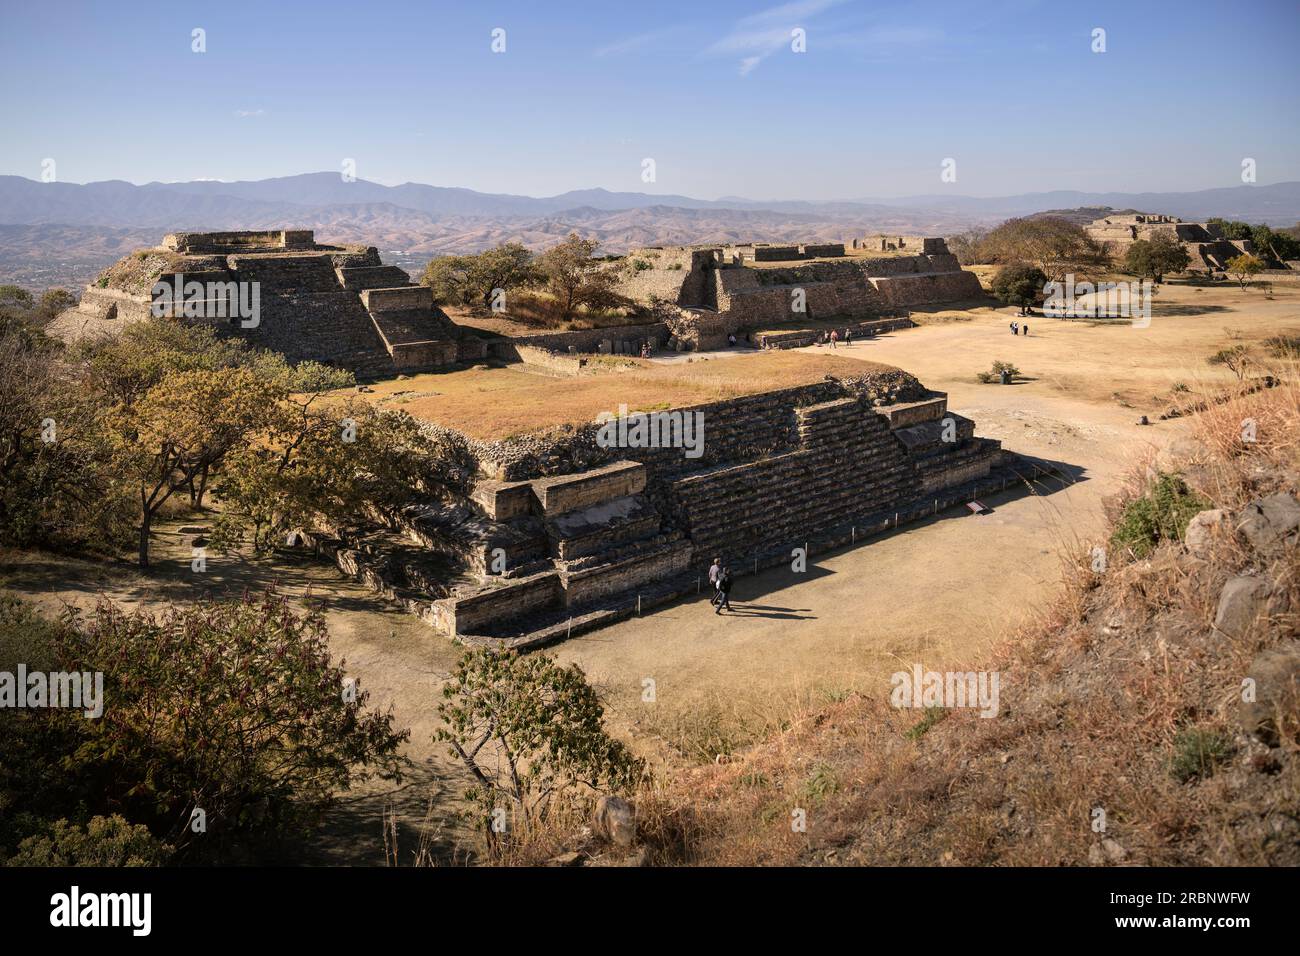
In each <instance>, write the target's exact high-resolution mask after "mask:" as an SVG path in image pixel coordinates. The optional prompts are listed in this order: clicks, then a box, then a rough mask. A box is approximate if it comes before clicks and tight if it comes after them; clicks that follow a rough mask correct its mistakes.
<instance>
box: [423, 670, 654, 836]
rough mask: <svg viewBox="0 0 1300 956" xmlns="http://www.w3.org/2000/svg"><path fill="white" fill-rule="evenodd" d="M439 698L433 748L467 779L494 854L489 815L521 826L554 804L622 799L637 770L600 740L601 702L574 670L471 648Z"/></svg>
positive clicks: (623, 752)
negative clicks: (502, 813) (441, 746)
mask: <svg viewBox="0 0 1300 956" xmlns="http://www.w3.org/2000/svg"><path fill="white" fill-rule="evenodd" d="M442 693H443V697H444V701H443V703H441V704H440V705H439V706H438V714H439V715H440V716H441V717H442V719H443V721H444V723H445V727H444V728H443V729H441V730H439V731H438V739H440V740H444V741H446V742H447V743H448V744H449V745H450V748H451V752H452V755H453V756H454V757H456V758H457V759H459V760H460V761H461V762H462V763H463V764H464V766H465V768H466V769H467V770H468V771H469V773H470V775H471V776H472V777H473V778H474V781H475V786H474V788H473V789H472V790H471V791H470V793H469V794H468V796H469V797H470V798H471V799H472V800H474V801H476V803H477V805H478V808H479V811H480V812H481V817H480V819H481V820H482V821H483V822H484V824H485V832H486V834H487V839H488V843H489V847H490V848H492V849H495V848H496V844H495V840H496V838H497V837H498V836H499V834H498V833H497V829H494V828H492V827H491V826H488V825H487V824H488V823H489V821H490V820H491V818H492V814H493V811H494V810H506V809H508V810H509V811H510V812H511V813H512V814H513V815H514V818H515V819H516V821H518V822H521V823H523V824H524V825H527V824H528V823H529V822H532V821H534V820H536V819H539V818H540V817H542V816H544V815H545V814H546V813H547V812H549V810H550V809H551V808H552V807H553V806H555V805H556V804H557V803H572V802H573V801H576V800H581V799H583V798H584V797H590V796H593V795H595V794H599V793H607V792H619V791H627V790H629V789H631V788H632V787H633V786H634V785H635V784H636V782H637V781H638V780H639V779H640V777H641V775H642V774H643V772H644V770H645V767H644V763H643V762H642V761H641V760H639V759H638V758H636V757H633V756H632V754H631V753H630V752H629V751H628V750H627V748H626V747H625V746H624V745H623V744H622V743H620V742H619V741H617V740H615V739H614V738H613V737H611V736H610V735H609V734H608V732H606V730H605V728H604V724H603V716H604V710H603V708H602V707H601V705H600V700H599V698H597V696H596V692H595V691H594V690H592V688H591V686H590V685H589V684H588V683H587V680H586V677H585V676H584V674H583V673H582V670H581V669H580V668H579V667H578V666H577V665H576V664H572V665H570V666H568V667H561V666H559V665H558V664H557V663H556V662H555V661H554V660H553V659H552V658H549V657H546V656H544V655H541V654H533V655H528V656H522V655H519V654H515V653H498V652H495V651H492V650H488V649H486V648H475V649H473V650H470V651H467V652H466V653H465V654H464V655H463V656H462V657H461V659H460V661H459V662H458V663H457V665H456V670H455V672H454V673H453V674H452V676H451V680H450V681H449V682H448V683H447V685H446V686H444V688H443V692H442ZM502 804H504V806H503V805H502Z"/></svg>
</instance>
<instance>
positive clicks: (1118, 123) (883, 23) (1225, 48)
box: [0, 0, 1300, 199]
mask: <svg viewBox="0 0 1300 956" xmlns="http://www.w3.org/2000/svg"><path fill="white" fill-rule="evenodd" d="M0 2H3V6H4V12H3V29H2V30H0V84H2V86H0V89H3V91H4V92H3V94H2V98H0V123H2V124H3V129H4V131H5V135H4V136H3V137H0V173H8V174H16V175H22V176H27V177H29V178H33V179H38V178H40V171H41V162H42V160H43V159H45V158H47V157H49V158H53V159H55V161H56V163H57V170H58V178H59V179H61V180H64V181H71V182H88V181H92V180H101V179H125V180H128V181H130V182H135V183H143V182H148V181H151V180H167V181H170V180H186V179H199V178H215V179H226V180H231V179H260V178H265V177H269V176H280V175H291V174H295V173H302V172H313V171H319V170H337V169H339V168H340V164H341V163H342V162H343V160H344V159H345V158H352V159H354V160H355V161H356V172H357V175H358V176H359V177H361V178H363V179H370V180H374V181H377V182H382V183H389V184H393V183H400V182H405V181H415V182H426V183H432V184H434V185H444V186H466V187H469V188H472V189H478V190H483V191H488V192H511V193H523V194H528V195H551V194H554V193H558V192H563V191H565V190H569V189H578V188H588V187H595V186H603V187H605V188H608V189H613V190H632V191H644V192H652V193H682V194H686V195H691V196H699V197H702V198H716V197H719V196H725V195H738V196H747V197H750V198H755V199H771V198H806V199H830V198H859V197H870V196H902V195H910V194H915V193H936V192H943V191H954V192H957V193H960V194H963V195H977V196H993V195H1004V194H1010V193H1019V192H1028V191H1037V190H1046V189H1086V190H1111V189H1113V190H1125V191H1138V190H1180V189H1203V188H1210V187H1215V186H1235V185H1240V183H1241V177H1240V170H1241V162H1242V159H1243V158H1245V157H1250V158H1253V159H1255V160H1256V163H1257V170H1258V181H1259V182H1260V183H1271V182H1279V181H1284V180H1297V179H1300V97H1297V89H1298V88H1300V82H1298V81H1300V3H1297V2H1296V0H1241V2H1234V3H1227V2H1222V0H1221V2H1216V3H1202V2H1199V0H1187V2H1180V3H1153V2H1147V0H1127V2H1121V3H1110V2H1092V3H1073V2H1069V0H1043V2H1035V0H988V2H978V3H976V2H967V3H949V2H941V0H931V2H926V3H908V2H899V0H895V2H890V3H877V2H866V0H840V2H834V0H795V2H791V3H787V4H784V5H780V4H770V5H767V4H765V3H763V2H762V0H754V2H748V3H732V2H723V0H712V2H708V3H700V2H698V0H694V2H677V0H653V2H649V0H646V2H641V0H638V2H626V0H609V2H605V3H595V2H590V3H588V2H583V3H576V2H562V0H561V2H554V0H552V2H539V0H533V2H529V3H491V2H481V0H480V2H473V3H470V2H466V3H457V4H451V3H438V2H425V3H414V2H412V3H397V2H394V3H385V2H378V0H374V2H364V3H363V2H355V0H354V2H347V3H343V2H337V3H336V2H330V0H316V2H312V3H293V2H273V0H263V2H260V3H245V2H241V0H229V2H221V3H202V4H200V3H179V2H169V3H156V4H155V3H145V2H130V0H122V2H111V3H110V2H105V3H100V4H84V3H61V2H57V0H43V2H41V3H27V2H18V0H0ZM195 28H201V29H203V30H204V31H206V45H207V51H206V52H205V53H195V52H193V51H192V49H191V46H192V39H191V36H192V31H193V30H194V29H195ZM495 28H501V29H504V30H505V45H506V49H505V52H504V53H493V52H492V49H491V44H492V31H493V30H494V29H495ZM795 28H799V29H802V30H803V31H805V35H806V52H802V53H796V52H794V51H793V50H792V49H791V45H792V39H791V31H792V30H793V29H795ZM1095 28H1101V29H1104V30H1105V31H1106V35H1105V41H1106V52H1105V53H1094V52H1092V44H1093V39H1092V32H1093V30H1094V29H1095ZM646 158H651V159H653V160H654V162H655V174H656V176H655V181H654V182H653V183H645V182H643V181H642V161H643V160H644V159H646ZM947 158H952V159H955V160H956V173H957V180H956V182H955V183H943V182H941V179H940V172H941V164H942V162H943V160H944V159H947Z"/></svg>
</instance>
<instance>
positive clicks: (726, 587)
mask: <svg viewBox="0 0 1300 956" xmlns="http://www.w3.org/2000/svg"><path fill="white" fill-rule="evenodd" d="M730 593H731V569H730V568H723V569H722V573H721V574H719V575H718V595H719V600H718V606H717V607H715V608H714V609H713V613H714V614H721V613H722V612H723V611H724V610H725V611H730V610H731V602H730V601H729V600H727V595H729V594H730Z"/></svg>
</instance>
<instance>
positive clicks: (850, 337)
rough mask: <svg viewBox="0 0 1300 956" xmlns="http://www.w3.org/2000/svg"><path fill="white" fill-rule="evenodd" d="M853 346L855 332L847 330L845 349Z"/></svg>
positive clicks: (845, 333) (845, 331)
mask: <svg viewBox="0 0 1300 956" xmlns="http://www.w3.org/2000/svg"><path fill="white" fill-rule="evenodd" d="M852 344H853V330H852V329H845V330H844V347H845V348H848V347H849V346H850V345H852Z"/></svg>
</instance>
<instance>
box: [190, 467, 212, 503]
mask: <svg viewBox="0 0 1300 956" xmlns="http://www.w3.org/2000/svg"><path fill="white" fill-rule="evenodd" d="M192 486H193V482H191V487H192ZM207 490H208V466H207V465H204V466H203V471H201V472H200V473H199V490H198V494H197V496H196V498H195V499H194V506H195V507H196V508H202V507H203V494H204V492H206V491H207Z"/></svg>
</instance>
